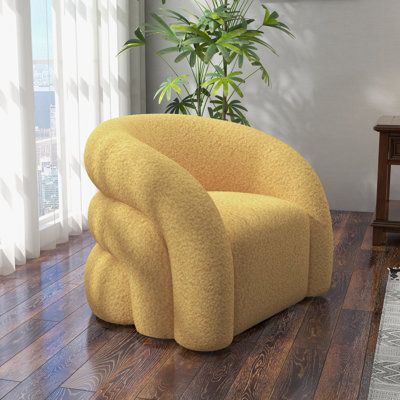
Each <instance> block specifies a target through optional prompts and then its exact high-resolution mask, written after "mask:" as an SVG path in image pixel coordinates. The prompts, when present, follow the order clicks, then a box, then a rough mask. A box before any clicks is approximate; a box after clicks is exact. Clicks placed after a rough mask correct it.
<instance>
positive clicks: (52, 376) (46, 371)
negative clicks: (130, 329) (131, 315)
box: [4, 320, 114, 400]
mask: <svg viewBox="0 0 400 400" xmlns="http://www.w3.org/2000/svg"><path fill="white" fill-rule="evenodd" d="M113 335H114V331H113V329H110V326H109V324H106V323H103V322H101V321H100V320H94V321H93V323H92V324H91V325H90V326H89V327H88V328H87V329H86V330H85V331H83V332H82V333H81V334H80V335H78V336H77V337H76V338H75V339H74V340H72V341H71V342H70V343H68V344H67V345H66V346H65V347H63V348H62V350H60V351H59V352H57V353H56V354H55V355H54V356H53V357H51V358H50V359H49V360H47V361H46V363H44V364H43V365H41V366H40V367H39V368H37V369H36V370H34V372H33V373H32V374H31V375H30V376H29V377H27V379H25V380H24V381H23V382H21V383H20V384H18V385H17V386H15V388H14V389H13V390H11V391H10V392H9V393H8V394H7V396H5V397H4V400H16V399H32V400H33V399H46V398H47V397H48V396H50V395H51V394H52V393H53V392H54V391H55V390H56V389H57V388H59V387H60V386H61V384H62V383H63V382H64V381H65V380H66V379H67V378H68V377H69V376H71V375H72V374H73V373H74V372H75V371H76V370H77V369H78V368H79V367H80V366H81V365H82V364H83V363H85V362H86V361H87V360H88V359H89V358H90V357H91V356H92V355H93V354H95V353H96V351H98V350H99V349H100V348H101V347H102V346H104V345H105V344H106V343H107V342H108V341H109V340H110V339H112V337H113Z"/></svg>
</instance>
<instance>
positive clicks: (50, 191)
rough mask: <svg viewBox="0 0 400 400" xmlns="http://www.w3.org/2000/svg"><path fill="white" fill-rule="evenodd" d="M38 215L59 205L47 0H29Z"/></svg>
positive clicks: (51, 50) (50, 33) (49, 8)
mask: <svg viewBox="0 0 400 400" xmlns="http://www.w3.org/2000/svg"><path fill="white" fill-rule="evenodd" d="M31 20H32V21H31V22H32V58H33V85H34V96H35V132H34V134H35V139H36V158H37V180H38V196H39V198H38V200H39V201H38V204H39V216H43V215H46V214H48V213H50V212H53V211H56V210H58V208H59V188H58V167H57V136H56V124H55V120H56V118H55V116H56V108H55V94H54V66H53V32H52V18H51V1H50V0H31Z"/></svg>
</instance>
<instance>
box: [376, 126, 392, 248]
mask: <svg viewBox="0 0 400 400" xmlns="http://www.w3.org/2000/svg"><path fill="white" fill-rule="evenodd" d="M388 154H389V138H388V135H385V134H382V133H381V134H380V138H379V161H378V184H377V191H376V214H375V221H377V222H378V221H387V220H388V215H389V193H390V165H389V164H388ZM385 242H386V232H385V231H384V229H382V228H379V227H374V228H373V234H372V244H373V245H374V246H379V245H382V244H385Z"/></svg>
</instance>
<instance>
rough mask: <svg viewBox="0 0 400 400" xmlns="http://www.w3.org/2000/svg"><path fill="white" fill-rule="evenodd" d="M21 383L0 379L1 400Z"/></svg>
mask: <svg viewBox="0 0 400 400" xmlns="http://www.w3.org/2000/svg"><path fill="white" fill-rule="evenodd" d="M18 383H19V382H13V381H6V380H4V379H0V399H2V398H3V397H4V396H5V395H6V394H7V393H9V392H10V391H11V390H12V389H14V388H15V386H17V385H18Z"/></svg>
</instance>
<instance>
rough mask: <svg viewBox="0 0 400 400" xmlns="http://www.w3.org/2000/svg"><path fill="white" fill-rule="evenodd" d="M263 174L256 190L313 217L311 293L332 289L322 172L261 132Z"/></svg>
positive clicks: (329, 226)
mask: <svg viewBox="0 0 400 400" xmlns="http://www.w3.org/2000/svg"><path fill="white" fill-rule="evenodd" d="M259 142H260V146H259V153H258V155H259V157H260V159H259V162H258V167H259V174H257V175H256V176H255V179H256V182H255V183H254V187H255V190H256V191H257V192H259V193H260V194H269V195H272V196H275V197H278V198H281V199H283V200H287V201H289V202H291V203H293V204H296V205H297V206H298V207H300V208H301V209H303V210H304V211H305V212H306V213H307V214H308V215H309V217H310V273H309V287H308V295H309V296H314V295H318V294H321V293H323V292H324V291H326V290H328V289H329V287H330V283H331V274H332V259H333V243H332V241H333V239H332V237H333V235H332V220H331V215H330V211H329V204H328V201H327V198H326V195H325V191H324V189H323V187H322V184H321V182H320V179H319V177H318V175H317V174H316V173H315V171H314V170H313V168H312V167H311V166H310V164H309V163H308V162H307V161H306V160H305V159H304V158H303V157H302V156H301V155H300V154H299V153H297V152H296V151H295V150H293V149H292V148H291V147H290V146H288V145H286V144H285V143H283V142H281V141H279V140H278V139H276V138H274V137H272V136H270V135H265V134H263V133H261V135H260V139H259Z"/></svg>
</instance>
